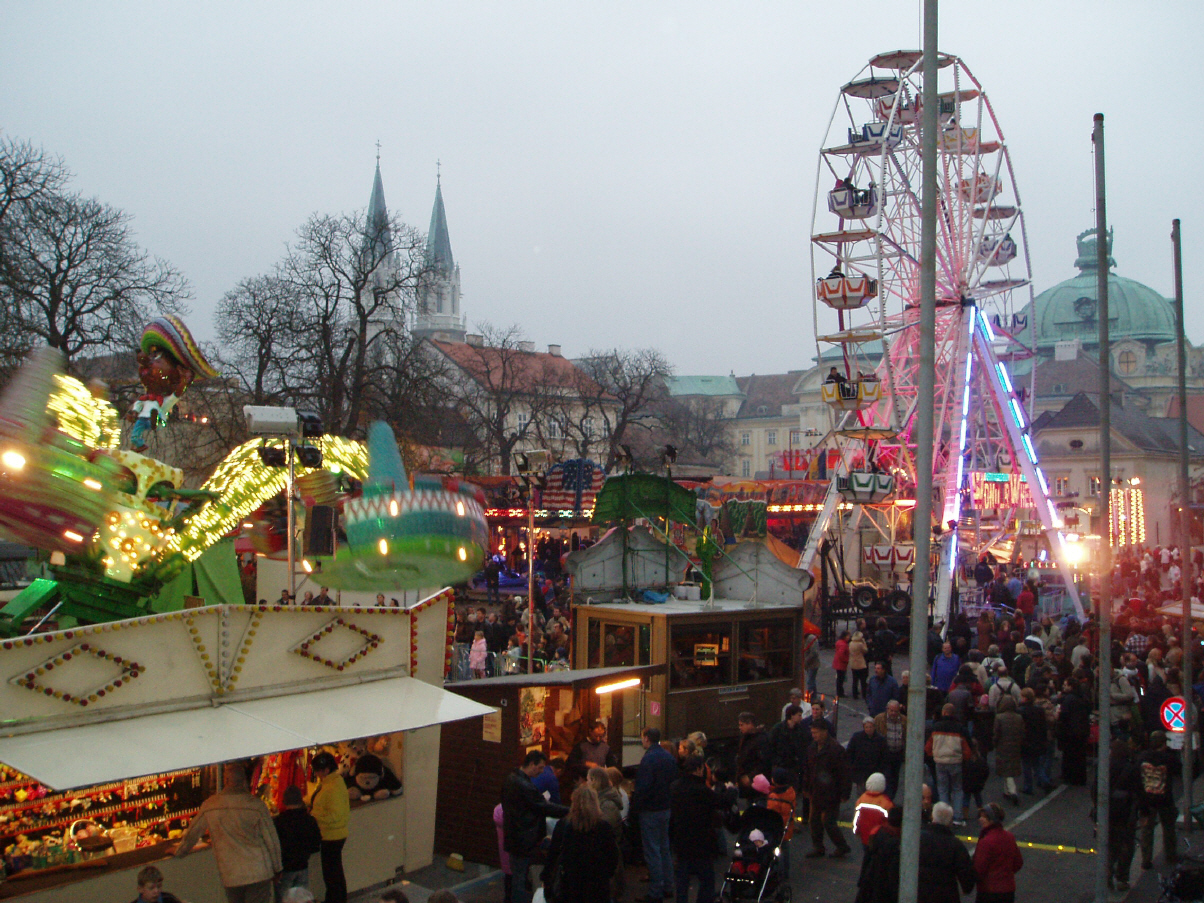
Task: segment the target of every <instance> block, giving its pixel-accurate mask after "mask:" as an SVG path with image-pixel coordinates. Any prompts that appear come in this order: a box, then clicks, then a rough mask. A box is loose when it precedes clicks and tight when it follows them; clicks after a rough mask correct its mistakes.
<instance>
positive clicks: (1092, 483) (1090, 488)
mask: <svg viewBox="0 0 1204 903" xmlns="http://www.w3.org/2000/svg"><path fill="white" fill-rule="evenodd" d="M1087 494H1088V495H1089V496H1091V497H1092V498H1093V499H1097V498H1099V477H1087Z"/></svg>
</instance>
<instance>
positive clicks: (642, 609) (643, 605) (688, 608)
mask: <svg viewBox="0 0 1204 903" xmlns="http://www.w3.org/2000/svg"><path fill="white" fill-rule="evenodd" d="M573 607H574V608H576V609H579V610H580V611H582V612H589V611H592V610H594V609H601V610H605V611H624V612H630V613H632V614H641V615H645V614H648V615H717V614H725V613H726V614H731V613H733V612H742V611H783V612H785V611H795V610H798V609H801V608H802V607H803V603H802V600H801V599H800V600H799V601H798V602H791V603H786V602H782V601H781V600H775V599H768V600H766V601H763V602H753V601H751V600H749V599H715V600H714V601H713V602H711V603H709V604H708V603H707V602H693V601H686V600H684V599H670V600H669V601H667V602H661V603H652V602H594V603H592V604H590V603H577V604H576V605H574V606H573Z"/></svg>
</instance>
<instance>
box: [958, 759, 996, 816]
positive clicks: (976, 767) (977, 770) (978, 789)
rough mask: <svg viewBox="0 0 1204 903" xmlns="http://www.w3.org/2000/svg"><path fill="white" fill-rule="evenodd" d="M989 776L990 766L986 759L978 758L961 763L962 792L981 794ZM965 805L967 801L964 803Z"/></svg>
mask: <svg viewBox="0 0 1204 903" xmlns="http://www.w3.org/2000/svg"><path fill="white" fill-rule="evenodd" d="M990 776H991V766H990V765H988V764H987V760H986V758H984V757H983V756H979V757H978V758H976V759H969V760H968V761H966V762H963V763H962V792H963V793H967V794H969V793H982V791H983V788H984V787H986V786H987V778H989V777H990ZM966 802H967V804H968V803H969V800H967V801H966Z"/></svg>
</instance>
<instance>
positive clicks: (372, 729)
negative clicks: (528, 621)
mask: <svg viewBox="0 0 1204 903" xmlns="http://www.w3.org/2000/svg"><path fill="white" fill-rule="evenodd" d="M492 711H493V709H491V708H489V707H488V706H484V705H481V704H479V703H476V702H473V701H471V700H468V699H465V698H463V697H462V696H457V695H455V694H454V693H449V692H447V691H446V690H443V689H441V688H439V687H436V686H432V685H431V684H427V683H423V682H422V681H420V680H416V679H414V678H411V677H394V678H388V679H384V680H377V681H371V682H368V683H362V684H355V685H352V686H346V687H335V688H331V689H323V690H308V691H306V692H303V693H297V694H293V695H288V696H276V697H271V698H266V699H254V700H248V701H245V702H230V703H226V704H221V705H217V706H206V707H204V708H197V709H188V710H185V711H175V712H162V713H158V714H151V715H136V716H134V717H131V718H125V719H121V720H113V721H106V722H103V723H97V724H83V725H80V726H78V727H60V728H58V729H56V730H47V731H38V732H36V733H28V734H21V735H17V736H9V737H0V762H3V763H5V764H6V765H9V766H11V767H13V768H16V769H17V770H18V771H21V772H24V773H25V774H27V775H29V776H30V777H33V778H36V779H37V780H38V781H41V782H42V783H43V784H45V785H46V786H48V787H51V788H54V789H56V790H65V789H68V788H71V787H85V786H89V785H92V784H102V783H104V782H106V781H119V780H123V779H125V778H134V777H141V776H142V775H148V774H161V773H163V772H165V771H175V770H178V769H182V768H196V767H198V766H201V765H211V764H213V763H216V762H224V761H228V760H230V759H241V758H246V757H249V756H259V755H265V754H267V753H274V752H282V751H284V750H289V749H300V748H302V747H307V746H316V745H318V744H322V743H336V742H338V741H340V740H350V739H353V738H356V737H368V736H373V735H375V734H384V733H392V732H395V731H405V730H413V729H414V728H420V727H429V726H431V725H436V724H444V723H446V722H449V721H459V720H461V719H464V718H475V717H477V716H479V715H485V714H487V713H490V712H492Z"/></svg>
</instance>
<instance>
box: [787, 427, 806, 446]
mask: <svg viewBox="0 0 1204 903" xmlns="http://www.w3.org/2000/svg"><path fill="white" fill-rule="evenodd" d="M802 441H803V431H802V430H791V431H790V445H791V447H794V446H797V445H800V444H802Z"/></svg>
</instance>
